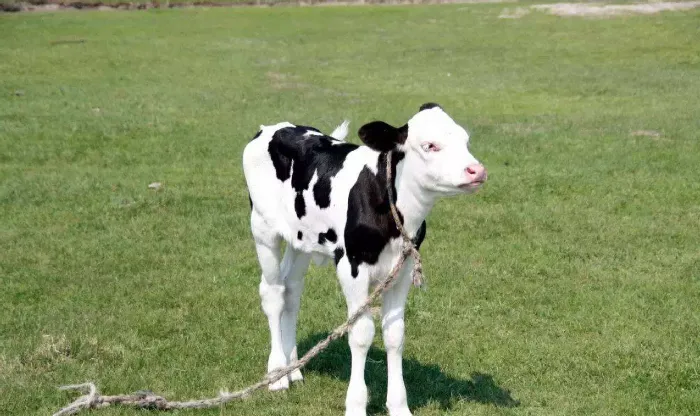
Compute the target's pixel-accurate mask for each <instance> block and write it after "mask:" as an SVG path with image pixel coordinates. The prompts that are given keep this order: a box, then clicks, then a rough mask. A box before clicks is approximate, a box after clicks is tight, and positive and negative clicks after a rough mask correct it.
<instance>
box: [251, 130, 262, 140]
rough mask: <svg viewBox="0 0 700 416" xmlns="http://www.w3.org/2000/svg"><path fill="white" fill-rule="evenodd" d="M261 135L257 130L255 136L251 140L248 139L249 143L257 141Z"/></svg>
mask: <svg viewBox="0 0 700 416" xmlns="http://www.w3.org/2000/svg"><path fill="white" fill-rule="evenodd" d="M261 134H262V130H258V132H257V133H255V136H254V137H253V138H252V139H250V141H251V142H252V141H253V140H255V139H257V138H258V137H260V135H261Z"/></svg>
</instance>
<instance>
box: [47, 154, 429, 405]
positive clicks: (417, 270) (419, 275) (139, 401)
mask: <svg viewBox="0 0 700 416" xmlns="http://www.w3.org/2000/svg"><path fill="white" fill-rule="evenodd" d="M391 153H392V152H388V153H387V159H386V161H387V167H386V173H387V192H388V195H389V207H390V208H391V214H392V216H393V217H394V222H395V223H396V227H397V228H398V229H399V231H400V232H401V235H402V237H403V243H404V244H403V249H402V250H401V255H400V256H399V259H398V261H397V262H396V264H395V265H394V267H393V268H392V269H391V273H389V275H388V276H387V277H386V278H385V279H384V280H382V281H381V282H380V283H379V284H378V285H377V286H376V287H375V288H374V290H373V291H372V293H371V294H370V295H369V297H367V300H365V302H364V303H363V304H362V305H361V306H360V307H359V308H358V309H357V310H356V311H355V312H354V313H353V314H352V315H350V317H349V318H348V319H347V320H346V321H345V322H344V323H343V324H342V325H340V326H338V327H337V328H335V329H334V330H333V332H331V333H330V334H329V335H328V336H327V337H326V338H325V339H323V340H321V341H320V342H319V343H318V344H316V345H315V346H314V347H313V348H311V349H310V350H309V351H308V352H307V353H306V354H304V356H303V357H301V358H300V359H298V360H296V361H294V362H292V363H291V364H289V365H288V366H286V367H282V368H278V369H276V370H273V371H271V372H269V373H267V374H266V375H265V377H263V378H262V380H260V381H258V382H257V383H255V384H251V385H250V386H248V387H246V388H244V389H241V390H238V391H235V392H232V393H230V392H226V391H222V392H221V393H219V396H218V397H212V398H207V399H199V400H189V401H169V400H167V399H165V398H164V397H161V396H157V395H155V394H154V393H152V392H149V391H145V392H137V393H133V394H119V395H114V396H104V395H102V394H100V393H99V392H98V391H97V387H96V386H95V384H94V383H83V384H74V385H69V386H63V387H60V389H61V390H79V391H83V392H84V393H85V394H84V395H83V396H80V397H78V398H77V399H76V400H75V401H73V402H72V403H70V404H69V405H68V406H66V407H64V408H62V409H60V410H59V411H58V412H56V413H54V414H53V416H64V415H72V414H75V413H78V412H80V411H81V410H85V409H99V408H103V407H107V406H110V405H122V406H127V407H134V408H141V409H154V410H175V409H210V408H215V407H219V406H222V405H223V404H225V403H228V402H230V401H233V400H239V399H244V398H246V397H248V396H250V395H251V394H253V392H255V391H257V390H259V389H261V388H263V387H266V386H268V385H270V384H272V383H274V382H276V381H278V380H280V379H281V378H282V377H286V376H288V375H289V374H291V373H292V371H294V370H298V369H300V368H302V367H304V366H305V365H306V364H307V363H308V362H309V361H311V359H312V358H314V357H316V356H317V355H318V354H320V353H321V352H322V351H323V350H325V349H326V348H327V347H328V345H330V343H331V342H333V341H335V340H336V339H338V338H340V337H342V336H343V335H345V333H347V332H348V331H349V330H350V327H351V326H352V325H353V324H355V322H357V320H358V319H359V318H360V317H361V316H362V315H364V314H365V313H366V312H367V310H368V309H369V308H370V306H371V304H372V303H374V301H376V300H377V299H378V298H379V296H380V295H381V294H382V293H383V292H384V291H385V290H386V289H387V288H388V287H390V286H391V285H392V283H393V282H394V281H395V280H396V277H397V276H398V274H399V272H400V271H401V268H402V267H403V265H404V262H405V261H406V259H407V258H408V257H409V256H411V257H413V259H414V266H413V271H412V279H413V284H414V285H416V286H421V285H422V283H423V272H422V266H421V258H420V253H418V249H416V246H415V244H413V241H412V240H411V237H410V236H409V235H408V233H407V232H406V230H405V229H404V227H403V224H402V223H401V220H400V218H399V214H398V211H397V209H396V206H395V205H394V195H393V189H392V185H393V180H392V174H391Z"/></svg>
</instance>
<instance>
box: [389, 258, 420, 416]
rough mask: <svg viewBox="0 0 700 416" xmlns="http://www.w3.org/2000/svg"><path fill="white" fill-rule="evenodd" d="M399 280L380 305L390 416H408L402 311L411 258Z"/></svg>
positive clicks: (406, 292) (408, 285)
mask: <svg viewBox="0 0 700 416" xmlns="http://www.w3.org/2000/svg"><path fill="white" fill-rule="evenodd" d="M406 262H407V264H406V265H405V266H404V268H403V270H402V272H401V275H400V276H399V280H398V281H397V282H396V284H395V285H394V286H392V287H391V288H390V289H388V290H387V291H386V292H385V293H384V297H383V303H382V337H383V338H384V347H385V348H386V363H387V372H388V375H387V379H388V381H387V393H386V407H387V409H388V410H389V415H390V416H411V412H410V410H408V402H407V398H406V386H405V385H404V382H403V358H402V354H403V342H404V311H405V306H406V297H407V296H408V291H409V289H410V288H411V278H410V271H411V269H412V268H413V267H412V264H411V262H410V259H407V260H406Z"/></svg>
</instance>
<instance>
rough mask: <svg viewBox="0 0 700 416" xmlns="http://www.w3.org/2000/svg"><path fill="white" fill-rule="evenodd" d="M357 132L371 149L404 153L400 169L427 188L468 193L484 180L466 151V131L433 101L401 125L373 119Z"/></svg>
mask: <svg viewBox="0 0 700 416" xmlns="http://www.w3.org/2000/svg"><path fill="white" fill-rule="evenodd" d="M358 135H359V136H360V139H361V140H362V141H363V142H364V143H365V144H366V145H367V146H369V147H371V148H372V149H374V150H377V151H380V152H387V151H391V150H396V151H400V152H403V153H405V154H406V159H405V160H406V164H405V166H404V170H406V169H408V170H409V171H410V172H411V176H412V177H415V178H416V181H418V185H420V186H421V187H422V188H424V189H425V190H427V191H432V192H436V193H438V194H443V195H456V194H459V193H469V192H473V191H475V190H476V189H478V188H479V187H480V186H481V185H482V184H483V183H484V182H485V181H486V169H485V168H484V165H482V164H481V163H479V161H478V160H476V158H475V157H474V156H472V154H471V153H470V152H469V134H468V133H467V131H466V130H464V128H463V127H462V126H460V125H459V124H457V123H455V121H454V120H452V118H451V117H450V116H448V115H447V113H445V111H444V110H443V109H442V108H441V107H440V106H439V105H437V104H434V103H428V104H423V105H422V106H421V107H420V111H418V113H417V114H416V115H414V116H413V117H412V118H411V119H410V120H409V121H408V123H406V124H405V125H404V126H402V127H398V128H397V127H393V126H391V125H389V124H387V123H385V122H383V121H373V122H371V123H369V124H365V125H364V126H362V127H361V128H360V130H359V132H358Z"/></svg>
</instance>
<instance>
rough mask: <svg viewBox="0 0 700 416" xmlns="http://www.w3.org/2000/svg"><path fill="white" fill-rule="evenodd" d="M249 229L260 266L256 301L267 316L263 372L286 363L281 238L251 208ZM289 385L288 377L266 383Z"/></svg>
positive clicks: (277, 387)
mask: <svg viewBox="0 0 700 416" xmlns="http://www.w3.org/2000/svg"><path fill="white" fill-rule="evenodd" d="M250 223H251V230H252V231H253V237H254V239H255V250H256V251H257V254H258V261H259V262H260V268H261V269H262V278H261V279H260V300H261V303H262V309H263V311H264V312H265V315H266V316H267V323H268V325H269V327H270V356H269V358H268V360H267V371H268V372H270V371H272V370H274V369H276V368H279V367H284V366H286V365H287V358H286V356H285V354H284V347H283V344H282V327H281V319H282V311H283V310H284V301H285V299H284V292H285V287H284V281H283V280H282V278H281V273H280V248H281V242H282V239H281V237H280V236H279V235H278V234H277V233H276V232H275V231H274V230H272V229H271V228H270V227H268V226H267V224H266V223H265V221H264V220H263V219H262V217H260V216H258V215H257V214H256V213H255V211H254V212H253V214H252V215H251V219H250ZM287 388H289V379H288V378H287V377H282V378H281V379H280V380H278V381H276V382H275V383H272V384H270V385H269V389H270V390H282V389H287Z"/></svg>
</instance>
